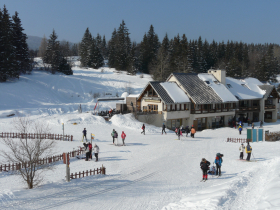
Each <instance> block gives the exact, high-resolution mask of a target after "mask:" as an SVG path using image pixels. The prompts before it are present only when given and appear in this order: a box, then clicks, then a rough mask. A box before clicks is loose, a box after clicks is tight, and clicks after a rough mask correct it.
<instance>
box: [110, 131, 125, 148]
mask: <svg viewBox="0 0 280 210" xmlns="http://www.w3.org/2000/svg"><path fill="white" fill-rule="evenodd" d="M111 136H112V138H113V144H115V139H118V132H117V131H116V130H115V129H113V131H112V133H111ZM121 138H122V142H123V146H125V143H124V141H125V138H126V134H125V133H124V131H122V134H121Z"/></svg>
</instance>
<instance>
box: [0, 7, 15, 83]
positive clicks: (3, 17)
mask: <svg viewBox="0 0 280 210" xmlns="http://www.w3.org/2000/svg"><path fill="white" fill-rule="evenodd" d="M13 35H14V34H13V23H12V20H11V17H10V15H9V13H8V10H7V9H6V6H5V5H4V8H3V11H2V12H0V81H6V80H7V79H8V78H9V77H12V78H13V77H19V72H18V71H17V69H16V67H17V61H16V55H15V48H14V44H13V41H14V39H13Z"/></svg>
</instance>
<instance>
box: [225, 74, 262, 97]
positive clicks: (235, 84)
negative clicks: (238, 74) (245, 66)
mask: <svg viewBox="0 0 280 210" xmlns="http://www.w3.org/2000/svg"><path fill="white" fill-rule="evenodd" d="M250 86H253V85H250ZM226 87H227V88H228V90H229V91H230V92H231V93H232V94H233V95H234V96H235V97H237V98H238V99H240V100H250V99H251V100H252V99H261V98H263V95H262V94H261V93H260V92H255V91H253V90H251V89H250V88H249V85H248V84H247V83H246V82H245V81H244V80H243V81H242V80H238V79H234V78H231V77H226Z"/></svg>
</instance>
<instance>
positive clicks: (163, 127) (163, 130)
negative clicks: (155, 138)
mask: <svg viewBox="0 0 280 210" xmlns="http://www.w3.org/2000/svg"><path fill="white" fill-rule="evenodd" d="M163 132H164V133H165V134H166V132H165V124H164V123H163V124H162V130H161V135H162V134H163Z"/></svg>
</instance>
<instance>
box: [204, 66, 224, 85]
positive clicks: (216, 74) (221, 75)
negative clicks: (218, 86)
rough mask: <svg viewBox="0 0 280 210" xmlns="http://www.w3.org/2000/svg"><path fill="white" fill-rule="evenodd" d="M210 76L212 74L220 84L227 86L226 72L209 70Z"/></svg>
mask: <svg viewBox="0 0 280 210" xmlns="http://www.w3.org/2000/svg"><path fill="white" fill-rule="evenodd" d="M208 74H212V75H213V76H214V77H215V78H216V79H217V80H218V81H219V82H220V83H222V84H224V85H226V70H213V69H210V70H208Z"/></svg>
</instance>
